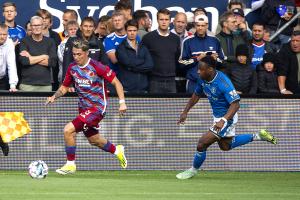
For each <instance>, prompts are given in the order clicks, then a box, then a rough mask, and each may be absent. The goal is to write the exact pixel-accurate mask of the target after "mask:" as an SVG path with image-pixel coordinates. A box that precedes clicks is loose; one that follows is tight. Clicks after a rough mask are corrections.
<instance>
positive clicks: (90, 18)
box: [80, 17, 96, 27]
mask: <svg viewBox="0 0 300 200" xmlns="http://www.w3.org/2000/svg"><path fill="white" fill-rule="evenodd" d="M84 22H91V23H93V25H94V27H96V23H95V20H94V18H92V17H85V18H83V20H82V21H81V24H80V26H82V24H83V23H84Z"/></svg>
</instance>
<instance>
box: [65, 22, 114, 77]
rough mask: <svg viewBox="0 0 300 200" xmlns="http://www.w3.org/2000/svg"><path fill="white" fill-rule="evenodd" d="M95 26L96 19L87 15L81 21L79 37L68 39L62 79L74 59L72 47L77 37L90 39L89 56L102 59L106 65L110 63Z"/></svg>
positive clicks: (98, 59)
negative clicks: (96, 33) (95, 32)
mask: <svg viewBox="0 0 300 200" xmlns="http://www.w3.org/2000/svg"><path fill="white" fill-rule="evenodd" d="M95 28H96V23H95V21H94V19H93V18H92V17H85V18H84V19H83V20H82V22H81V25H80V30H79V31H78V32H77V37H72V38H70V39H69V40H68V41H67V43H66V46H65V51H64V59H63V74H62V79H64V77H65V75H66V72H67V69H68V66H69V64H70V63H72V62H73V61H74V59H73V53H72V48H73V42H74V40H75V39H77V38H80V39H83V40H86V41H88V43H89V57H91V58H92V59H94V60H97V61H100V62H101V63H102V64H104V65H107V64H108V58H107V56H106V54H105V51H104V47H103V44H102V41H101V40H100V39H99V38H97V36H96V35H95V34H94V31H95Z"/></svg>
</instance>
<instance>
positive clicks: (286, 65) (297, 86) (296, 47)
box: [278, 31, 300, 94]
mask: <svg viewBox="0 0 300 200" xmlns="http://www.w3.org/2000/svg"><path fill="white" fill-rule="evenodd" d="M278 58H279V65H278V84H279V89H280V92H281V93H282V94H295V93H296V94H300V67H299V66H300V63H299V60H300V31H294V32H293V34H292V37H291V41H290V42H289V43H287V44H284V45H283V46H282V48H281V49H280V51H279V53H278Z"/></svg>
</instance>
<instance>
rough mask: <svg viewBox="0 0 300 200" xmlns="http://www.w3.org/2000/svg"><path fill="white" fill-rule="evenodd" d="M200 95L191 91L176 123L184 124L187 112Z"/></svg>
mask: <svg viewBox="0 0 300 200" xmlns="http://www.w3.org/2000/svg"><path fill="white" fill-rule="evenodd" d="M199 99H200V97H199V96H198V95H196V94H195V93H193V95H192V97H191V98H190V100H189V102H188V103H187V104H186V106H185V108H184V110H183V112H182V113H181V114H180V118H179V120H178V122H177V124H184V122H185V120H186V118H187V114H188V112H189V111H190V109H191V108H192V107H193V106H194V105H195V104H196V103H197V102H198V101H199Z"/></svg>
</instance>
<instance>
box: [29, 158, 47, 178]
mask: <svg viewBox="0 0 300 200" xmlns="http://www.w3.org/2000/svg"><path fill="white" fill-rule="evenodd" d="M28 173H29V175H30V176H31V178H35V179H42V178H46V176H47V174H48V166H47V164H46V163H45V162H44V161H42V160H36V161H33V162H31V163H30V165H29V167H28Z"/></svg>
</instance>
